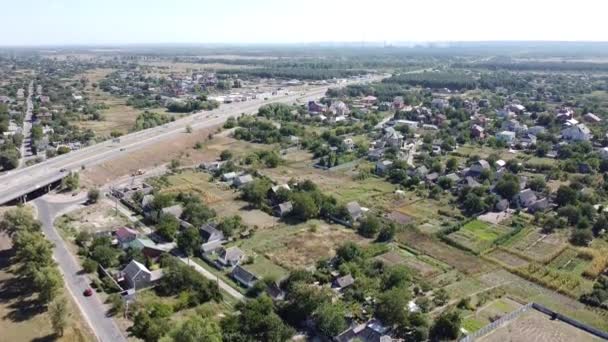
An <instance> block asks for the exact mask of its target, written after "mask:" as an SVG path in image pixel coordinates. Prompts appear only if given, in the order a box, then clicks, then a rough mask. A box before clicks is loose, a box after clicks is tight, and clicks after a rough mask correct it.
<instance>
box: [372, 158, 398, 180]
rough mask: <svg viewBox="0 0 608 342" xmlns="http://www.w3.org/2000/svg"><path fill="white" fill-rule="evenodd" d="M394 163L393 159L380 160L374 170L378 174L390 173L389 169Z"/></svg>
mask: <svg viewBox="0 0 608 342" xmlns="http://www.w3.org/2000/svg"><path fill="white" fill-rule="evenodd" d="M392 165H393V161H392V160H382V161H378V162H377V163H376V168H375V170H374V171H375V173H376V174H377V175H378V176H384V175H386V174H387V173H388V171H389V170H390V168H391V166H392Z"/></svg>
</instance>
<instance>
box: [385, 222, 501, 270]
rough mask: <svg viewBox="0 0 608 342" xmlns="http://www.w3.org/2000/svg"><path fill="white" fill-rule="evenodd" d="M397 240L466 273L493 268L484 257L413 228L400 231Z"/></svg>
mask: <svg viewBox="0 0 608 342" xmlns="http://www.w3.org/2000/svg"><path fill="white" fill-rule="evenodd" d="M396 240H397V241H398V242H400V243H403V244H405V245H407V246H408V247H410V248H412V249H415V250H417V251H420V252H421V253H422V254H426V255H429V256H431V257H433V258H435V259H437V260H439V261H442V262H444V263H446V264H448V265H450V266H452V267H454V268H456V269H458V270H459V271H461V272H464V273H466V274H477V273H480V272H483V271H488V270H490V269H492V266H491V265H490V264H489V263H488V262H486V261H484V260H483V259H480V258H477V257H475V256H473V255H470V254H467V253H466V252H464V251H462V250H460V249H458V248H456V247H452V246H449V245H447V244H445V243H442V242H440V241H438V240H436V239H433V238H431V237H430V236H428V235H426V234H423V233H420V232H417V231H415V230H413V229H407V230H405V231H403V232H401V233H399V234H398V235H397V238H396Z"/></svg>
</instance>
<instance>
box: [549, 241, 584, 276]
mask: <svg viewBox="0 0 608 342" xmlns="http://www.w3.org/2000/svg"><path fill="white" fill-rule="evenodd" d="M589 264H590V260H585V259H583V258H581V257H579V253H578V252H577V251H576V250H574V249H572V248H567V249H566V250H564V251H563V252H562V253H561V254H560V255H559V256H558V257H557V258H555V259H554V260H553V261H551V263H549V267H552V268H555V269H557V270H560V271H564V272H568V273H572V274H574V275H577V276H582V274H583V272H584V271H585V269H586V268H587V266H588V265H589Z"/></svg>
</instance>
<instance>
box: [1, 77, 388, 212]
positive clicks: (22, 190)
mask: <svg viewBox="0 0 608 342" xmlns="http://www.w3.org/2000/svg"><path fill="white" fill-rule="evenodd" d="M378 79H381V77H380V76H379V77H375V78H370V79H364V80H357V81H351V82H349V83H348V84H353V83H362V82H363V83H367V82H371V81H376V80H378ZM328 88H329V87H328V86H317V87H311V88H309V89H306V90H304V91H302V90H300V91H298V93H297V94H290V95H281V96H276V97H273V98H271V99H269V100H268V101H266V100H264V99H255V100H251V101H246V102H237V103H230V104H223V105H221V106H220V107H219V108H217V109H214V110H212V111H206V112H198V113H195V114H192V115H189V116H187V117H184V118H181V119H178V120H175V121H173V122H171V123H168V124H165V125H162V126H157V127H154V128H150V129H147V130H143V131H138V132H133V133H130V134H126V135H123V136H121V137H120V140H119V141H114V140H107V141H104V142H101V143H98V144H95V145H92V146H89V147H85V148H83V149H80V150H77V151H72V152H70V153H68V154H64V155H61V156H58V157H55V158H51V159H48V160H46V161H43V162H41V163H38V164H35V165H31V166H28V167H25V168H22V169H16V170H11V171H8V172H6V173H5V174H3V175H1V176H0V205H2V204H6V203H8V202H11V201H15V200H26V199H27V195H28V194H30V193H32V192H35V191H38V190H40V189H42V188H45V187H48V186H49V185H51V184H53V183H55V182H58V181H60V180H61V179H63V178H64V177H65V176H66V175H67V174H68V173H69V172H70V171H78V170H80V169H81V168H86V167H90V166H94V165H97V164H100V163H102V162H105V161H108V160H112V159H114V158H117V157H120V156H123V155H125V154H128V153H129V152H130V151H134V150H138V149H142V148H144V147H146V146H148V145H151V144H154V143H157V142H160V141H163V140H170V139H171V138H174V137H176V136H178V135H179V134H183V132H184V131H185V129H186V127H188V126H189V127H192V128H193V129H202V128H208V127H214V126H217V125H220V124H222V123H224V121H226V119H228V118H229V117H231V116H237V115H240V114H241V113H245V114H254V113H255V112H257V110H258V109H259V108H260V107H261V106H262V105H264V104H267V103H275V102H281V103H294V102H297V101H300V102H303V103H306V101H308V100H313V99H318V98H320V97H322V96H323V95H324V94H325V92H326V91H327V89H328Z"/></svg>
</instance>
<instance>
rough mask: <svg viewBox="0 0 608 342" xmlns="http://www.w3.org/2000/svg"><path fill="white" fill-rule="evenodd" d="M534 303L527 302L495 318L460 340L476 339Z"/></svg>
mask: <svg viewBox="0 0 608 342" xmlns="http://www.w3.org/2000/svg"><path fill="white" fill-rule="evenodd" d="M533 305H534V303H528V304H526V305H524V306H522V307H521V308H519V309H517V310H515V311H513V312H511V313H508V314H506V315H504V316H502V317H501V318H499V319H497V320H495V321H494V322H492V323H490V324H488V325H486V326H485V327H483V328H481V329H479V330H477V331H476V332H474V333H471V334H469V335H468V336H466V337H464V338H462V339H460V342H473V341H475V339H477V338H478V337H481V336H483V335H486V334H487V333H489V332H491V331H492V330H494V329H496V328H498V327H500V326H501V325H503V324H505V323H507V322H509V321H511V320H513V319H515V318H517V317H518V316H519V315H521V314H523V313H524V312H526V311H528V310H530V309H531V308H532V307H533Z"/></svg>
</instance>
